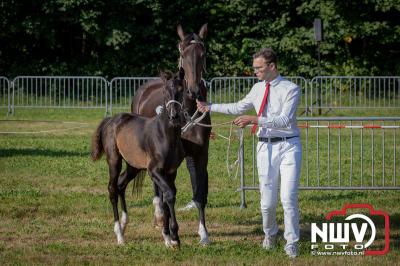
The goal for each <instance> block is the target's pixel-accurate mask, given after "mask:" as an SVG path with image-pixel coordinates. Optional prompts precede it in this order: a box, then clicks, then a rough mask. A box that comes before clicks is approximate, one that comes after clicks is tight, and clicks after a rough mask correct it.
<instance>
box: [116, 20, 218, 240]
mask: <svg viewBox="0 0 400 266" xmlns="http://www.w3.org/2000/svg"><path fill="white" fill-rule="evenodd" d="M177 32H178V35H179V37H180V42H179V44H178V48H179V52H180V57H179V69H180V71H183V72H184V75H185V76H184V79H185V82H184V90H185V91H184V95H183V113H184V117H185V120H184V121H183V122H182V126H184V125H185V124H186V123H187V122H188V121H190V119H191V117H192V116H193V115H194V114H195V112H196V110H197V107H196V100H199V101H206V98H207V89H206V86H205V84H204V82H203V81H202V75H203V71H204V70H205V66H206V61H205V60H206V50H205V46H204V39H205V37H206V34H207V24H205V25H203V26H202V27H201V29H200V32H199V34H195V33H191V34H187V35H186V34H185V33H184V31H183V30H182V27H181V26H180V25H178V27H177ZM162 84H163V83H162V81H161V80H154V81H150V82H148V83H146V84H144V85H142V86H141V88H140V89H139V90H138V91H137V93H136V94H135V96H134V98H133V100H132V105H131V111H132V113H137V114H140V115H143V116H147V117H153V116H156V115H157V111H156V110H160V106H162V101H163V99H162V94H161V93H160V92H161V90H162ZM201 123H202V124H208V125H210V124H211V119H210V116H209V114H208V113H207V114H206V116H205V117H204V118H203V120H202V121H201ZM210 132H211V128H210V127H201V126H198V125H196V126H193V127H191V128H189V129H188V130H187V131H185V132H184V133H183V134H182V144H183V148H184V151H185V154H186V155H185V158H186V165H187V168H188V170H189V173H190V179H191V183H192V191H193V198H192V199H193V201H194V202H195V204H196V207H197V208H198V210H199V220H200V223H199V230H198V233H199V235H200V243H201V244H203V245H207V244H208V243H209V239H208V232H207V228H206V225H205V212H204V208H205V206H206V204H207V196H208V172H207V165H208V145H209V137H210ZM126 174H129V173H127V172H125V173H124V174H123V175H121V178H124V175H126ZM160 203H161V201H160V191H159V188H157V184H156V186H155V197H154V200H153V204H154V207H155V212H154V214H155V223H156V224H159V222H160V220H161V218H162V208H161V205H160Z"/></svg>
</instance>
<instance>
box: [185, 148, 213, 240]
mask: <svg viewBox="0 0 400 266" xmlns="http://www.w3.org/2000/svg"><path fill="white" fill-rule="evenodd" d="M207 164H208V157H207V155H205V156H199V157H196V158H194V157H192V156H187V157H186V166H187V168H188V170H189V173H190V180H191V182H192V190H193V201H194V202H195V204H196V207H197V209H198V211H199V230H198V234H199V236H200V242H199V243H200V244H201V245H208V244H210V240H209V237H208V231H207V227H206V214H205V207H206V204H207V196H208V172H207Z"/></svg>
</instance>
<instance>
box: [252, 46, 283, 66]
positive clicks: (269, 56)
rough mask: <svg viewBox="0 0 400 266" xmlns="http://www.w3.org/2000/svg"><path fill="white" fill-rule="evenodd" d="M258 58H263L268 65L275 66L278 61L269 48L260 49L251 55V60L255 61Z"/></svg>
mask: <svg viewBox="0 0 400 266" xmlns="http://www.w3.org/2000/svg"><path fill="white" fill-rule="evenodd" d="M258 57H263V58H264V59H265V61H267V62H268V63H274V64H275V65H276V63H277V61H278V58H277V56H276V53H275V51H274V50H272V49H271V48H262V49H261V50H260V51H258V52H257V53H255V54H254V55H253V59H256V58H258Z"/></svg>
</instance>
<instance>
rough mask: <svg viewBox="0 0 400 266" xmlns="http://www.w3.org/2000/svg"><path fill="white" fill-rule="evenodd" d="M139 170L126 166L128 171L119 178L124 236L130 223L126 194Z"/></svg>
mask: <svg viewBox="0 0 400 266" xmlns="http://www.w3.org/2000/svg"><path fill="white" fill-rule="evenodd" d="M138 172H139V170H138V169H136V168H134V167H132V166H130V165H129V164H126V171H125V172H124V173H122V174H121V175H120V176H119V178H118V194H119V196H120V198H121V207H122V215H121V230H122V234H124V233H125V228H126V225H127V224H128V222H129V219H128V210H127V208H126V200H125V192H126V187H127V185H128V183H129V182H130V181H131V180H132V179H134V178H135V177H136V175H137V174H138Z"/></svg>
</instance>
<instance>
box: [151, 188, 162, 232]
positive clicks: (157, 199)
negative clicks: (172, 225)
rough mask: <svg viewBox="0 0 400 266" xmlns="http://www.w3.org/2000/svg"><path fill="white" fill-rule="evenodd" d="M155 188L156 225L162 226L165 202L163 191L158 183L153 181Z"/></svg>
mask: <svg viewBox="0 0 400 266" xmlns="http://www.w3.org/2000/svg"><path fill="white" fill-rule="evenodd" d="M153 188H154V198H153V206H154V226H155V227H157V228H158V227H162V226H163V217H164V211H163V204H162V200H161V196H162V192H161V191H160V188H159V187H158V186H157V184H156V183H154V182H153Z"/></svg>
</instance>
